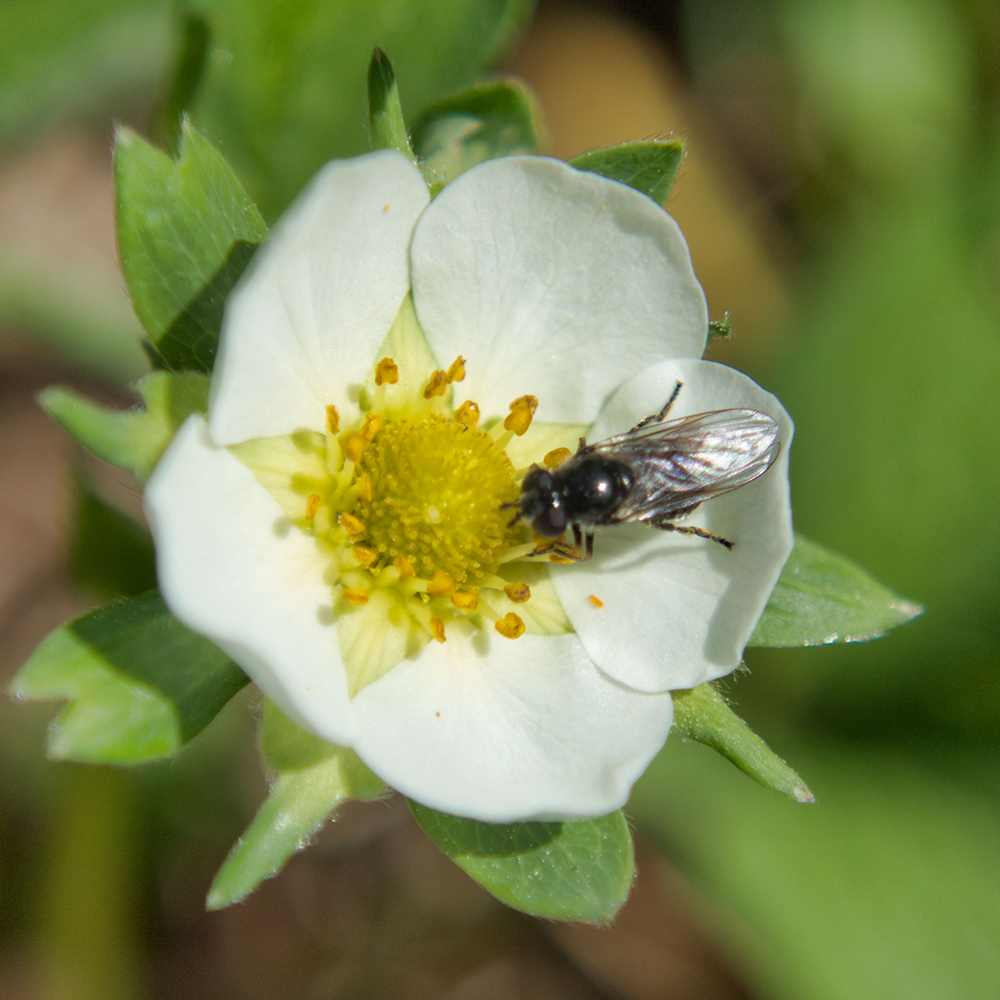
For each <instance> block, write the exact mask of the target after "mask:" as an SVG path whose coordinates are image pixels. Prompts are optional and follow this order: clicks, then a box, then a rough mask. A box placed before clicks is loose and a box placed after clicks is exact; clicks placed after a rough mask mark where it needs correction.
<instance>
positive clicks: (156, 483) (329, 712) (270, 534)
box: [145, 416, 352, 745]
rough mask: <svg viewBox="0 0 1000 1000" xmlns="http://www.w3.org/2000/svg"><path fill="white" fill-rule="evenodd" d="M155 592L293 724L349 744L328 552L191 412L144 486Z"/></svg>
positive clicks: (345, 694)
mask: <svg viewBox="0 0 1000 1000" xmlns="http://www.w3.org/2000/svg"><path fill="white" fill-rule="evenodd" d="M145 505H146V514H147V517H148V518H149V522H150V525H151V527H152V529H153V537H154V538H155V540H156V554H157V567H156V569H157V576H158V578H159V581H160V589H161V591H162V593H163V599H164V600H165V601H166V602H167V606H168V607H169V608H170V610H171V611H172V612H173V613H174V614H175V615H176V616H177V617H178V618H179V619H180V620H181V621H182V622H184V624H185V625H187V626H188V627H189V628H191V629H193V630H194V631H195V632H199V633H201V634H202V635H204V636H207V637H208V638H209V639H211V640H212V641H213V642H215V643H217V644H218V645H219V646H221V647H222V648H223V649H224V650H225V651H226V652H227V653H228V654H229V655H230V656H231V657H232V658H233V659H234V660H235V661H236V662H237V663H238V664H239V665H240V666H241V667H242V668H243V669H244V670H245V671H246V672H247V674H249V676H250V677H251V679H252V680H254V681H255V682H256V683H257V685H258V686H259V687H260V688H261V690H262V691H263V692H264V694H266V695H267V697H268V698H270V699H271V700H272V701H274V702H275V703H276V704H277V705H278V706H279V707H280V708H281V710H282V711H283V712H285V714H286V715H289V716H290V717H291V718H293V719H294V720H295V721H296V722H297V723H298V724H299V725H301V726H304V727H305V728H307V729H309V730H311V731H312V732H314V733H316V734H317V735H318V736H322V737H323V738H324V739H327V740H331V741H333V742H335V743H340V744H344V745H348V744H350V742H351V735H352V721H351V716H350V704H349V701H348V697H347V683H346V678H345V674H344V667H343V664H342V662H341V658H340V651H339V648H338V644H337V631H336V628H335V627H334V625H333V614H332V608H331V594H330V588H329V586H328V585H327V584H325V583H324V582H323V575H324V571H325V570H326V569H327V567H328V559H327V557H326V556H324V555H323V554H322V552H321V550H320V549H319V547H318V546H317V545H316V543H315V542H314V541H312V540H311V539H310V538H308V537H307V536H306V535H304V534H303V533H302V532H300V531H298V530H297V529H296V528H294V527H292V525H291V523H290V522H289V521H288V519H287V517H286V516H285V515H284V513H283V512H282V510H281V508H280V506H279V505H278V503H277V501H276V500H274V498H273V497H271V496H270V494H268V493H267V491H266V490H264V489H263V488H262V487H261V486H260V485H259V484H258V483H257V481H256V480H255V479H254V476H253V473H252V472H251V471H250V470H249V469H248V468H247V467H246V466H244V465H243V464H242V463H241V462H240V461H239V460H237V459H236V458H235V457H234V456H233V455H231V454H230V453H229V452H228V451H227V450H226V449H225V448H217V447H215V446H214V445H213V444H212V443H211V441H210V440H209V437H208V430H207V427H206V425H205V421H204V420H203V419H202V418H201V417H197V416H195V417H190V418H189V419H188V420H187V421H186V422H185V423H184V425H183V426H182V427H181V429H180V430H179V431H178V432H177V436H176V437H175V438H174V440H173V442H172V443H171V445H170V447H169V448H168V449H167V451H166V453H165V454H164V456H163V458H162V459H161V460H160V463H159V465H158V466H157V467H156V470H155V471H154V472H153V475H152V477H151V478H150V480H149V482H148V483H147V485H146V491H145Z"/></svg>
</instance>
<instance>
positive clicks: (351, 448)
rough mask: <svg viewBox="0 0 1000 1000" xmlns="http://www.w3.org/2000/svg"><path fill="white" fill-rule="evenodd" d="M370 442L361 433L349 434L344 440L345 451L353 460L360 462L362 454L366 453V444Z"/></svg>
mask: <svg viewBox="0 0 1000 1000" xmlns="http://www.w3.org/2000/svg"><path fill="white" fill-rule="evenodd" d="M366 444H368V442H367V441H366V440H365V439H364V437H363V436H362V435H361V434H350V435H348V438H347V441H345V442H344V452H345V453H346V455H347V457H348V458H349V459H350V460H351V461H352V462H360V461H361V456H362V455H363V454H364V453H365V445H366Z"/></svg>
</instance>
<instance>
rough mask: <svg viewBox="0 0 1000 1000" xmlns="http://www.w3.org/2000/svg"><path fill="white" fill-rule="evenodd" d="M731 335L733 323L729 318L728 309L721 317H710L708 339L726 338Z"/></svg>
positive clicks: (710, 340)
mask: <svg viewBox="0 0 1000 1000" xmlns="http://www.w3.org/2000/svg"><path fill="white" fill-rule="evenodd" d="M732 335H733V323H732V320H731V319H730V318H729V311H728V310H727V311H726V313H725V315H724V316H723V317H722V318H721V319H710V320H709V321H708V340H709V343H711V342H712V341H713V340H728V339H729V338H730V337H731V336H732Z"/></svg>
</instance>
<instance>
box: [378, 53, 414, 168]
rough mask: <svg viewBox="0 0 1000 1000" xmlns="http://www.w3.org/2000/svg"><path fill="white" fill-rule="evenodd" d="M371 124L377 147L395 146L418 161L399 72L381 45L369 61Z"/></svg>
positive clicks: (392, 147) (394, 147) (387, 147)
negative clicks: (406, 115)
mask: <svg viewBox="0 0 1000 1000" xmlns="http://www.w3.org/2000/svg"><path fill="white" fill-rule="evenodd" d="M368 123H369V125H370V126H371V141H372V148H373V149H394V150H396V152H398V153H402V154H403V155H404V156H405V157H407V159H410V160H412V161H413V162H414V163H416V159H417V158H416V157H415V156H414V155H413V147H412V146H411V145H410V137H409V136H408V135H407V133H406V121H405V120H404V118H403V106H402V105H401V104H400V101H399V86H398V85H397V83H396V73H395V71H394V70H393V68H392V63H391V62H390V61H389V57H388V56H387V55H386V54H385V53H384V52H383V51H382V50H381V49H380V48H378V47H377V46H376V48H375V51H374V52H373V53H372V61H371V62H370V63H369V64H368Z"/></svg>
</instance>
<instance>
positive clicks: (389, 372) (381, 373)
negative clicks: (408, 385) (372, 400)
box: [375, 358, 399, 385]
mask: <svg viewBox="0 0 1000 1000" xmlns="http://www.w3.org/2000/svg"><path fill="white" fill-rule="evenodd" d="M398 381H399V368H398V367H397V366H396V362H395V361H393V360H392V358H383V359H382V360H381V361H380V362H379V363H378V364H377V365H376V366H375V384H376V385H382V384H383V383H388V384H389V385H395V384H396V383H397V382H398Z"/></svg>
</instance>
